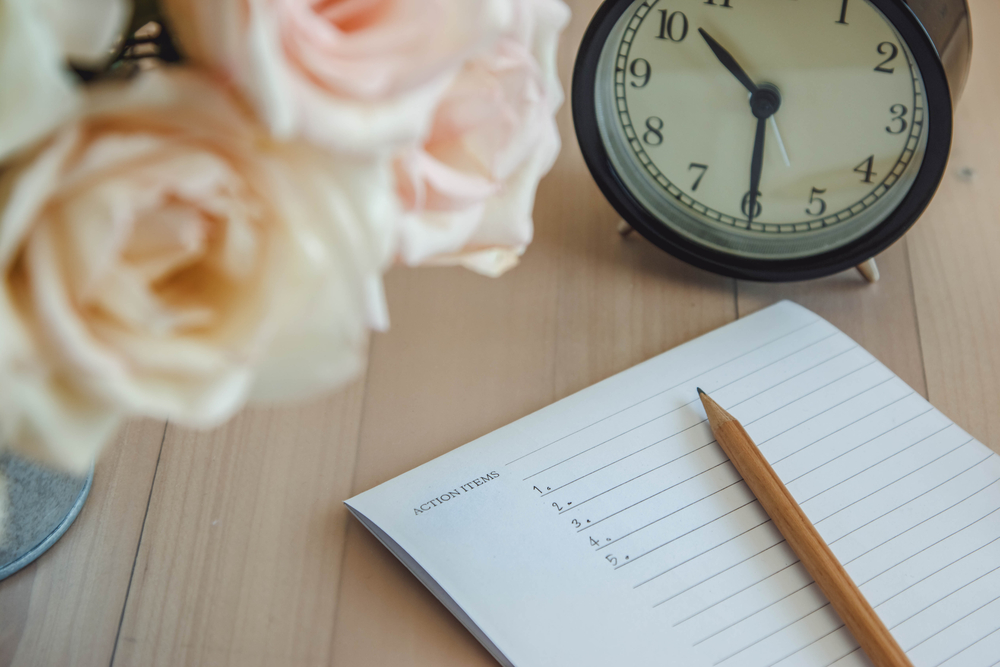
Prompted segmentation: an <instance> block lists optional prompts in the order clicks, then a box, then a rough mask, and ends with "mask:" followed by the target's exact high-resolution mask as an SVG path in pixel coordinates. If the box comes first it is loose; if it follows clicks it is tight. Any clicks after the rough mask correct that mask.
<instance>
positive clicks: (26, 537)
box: [0, 452, 94, 579]
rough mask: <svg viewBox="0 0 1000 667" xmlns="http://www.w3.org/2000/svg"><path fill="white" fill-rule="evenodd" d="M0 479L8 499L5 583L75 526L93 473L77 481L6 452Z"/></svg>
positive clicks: (1, 549) (1, 544)
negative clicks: (1, 478)
mask: <svg viewBox="0 0 1000 667" xmlns="http://www.w3.org/2000/svg"><path fill="white" fill-rule="evenodd" d="M0 475H3V476H4V477H5V478H6V480H7V493H8V495H9V502H8V513H7V525H6V528H5V529H4V531H3V533H2V535H0V579H5V578H7V577H9V576H10V575H12V574H14V573H15V572H17V571H18V570H20V569H21V568H23V567H25V566H26V565H28V564H29V563H31V562H32V561H33V560H35V559H36V558H38V557H39V556H41V555H42V554H43V553H45V551H46V550H47V549H48V548H49V547H51V546H52V545H53V544H55V542H56V540H58V539H59V538H60V537H62V535H63V533H65V532H66V529H68V528H69V527H70V525H72V523H73V520H74V519H76V517H77V515H78V514H79V513H80V509H81V508H83V503H84V501H85V500H86V499H87V494H88V493H90V485H91V483H92V482H93V480H94V468H93V466H91V469H90V472H89V473H88V474H87V475H86V476H83V477H77V476H74V475H68V474H66V473H63V472H58V471H55V470H52V469H50V468H46V467H43V466H40V465H38V464H36V463H32V462H30V461H28V460H26V459H23V458H21V457H19V456H17V455H15V454H11V453H10V452H4V453H2V454H0Z"/></svg>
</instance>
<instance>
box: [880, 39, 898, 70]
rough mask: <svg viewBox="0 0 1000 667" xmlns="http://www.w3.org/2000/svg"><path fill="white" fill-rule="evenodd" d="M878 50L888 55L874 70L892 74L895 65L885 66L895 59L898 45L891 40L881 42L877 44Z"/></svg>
mask: <svg viewBox="0 0 1000 667" xmlns="http://www.w3.org/2000/svg"><path fill="white" fill-rule="evenodd" d="M878 52H879V53H880V54H882V55H883V56H885V55H888V56H889V57H888V58H886V59H885V60H883V61H882V62H881V63H880V64H879V66H878V67H876V68H875V71H876V72H884V73H886V74H892V73H893V72H895V71H896V68H895V67H886V65H888V64H889V63H891V62H892V61H893V60H895V59H896V56H898V55H899V47H898V46H896V45H895V44H893V43H892V42H882V43H881V44H879V45H878Z"/></svg>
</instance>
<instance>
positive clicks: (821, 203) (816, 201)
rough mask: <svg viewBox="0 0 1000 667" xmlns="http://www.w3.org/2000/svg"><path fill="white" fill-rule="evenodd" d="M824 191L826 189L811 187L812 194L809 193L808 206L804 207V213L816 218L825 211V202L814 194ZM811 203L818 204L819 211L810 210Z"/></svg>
mask: <svg viewBox="0 0 1000 667" xmlns="http://www.w3.org/2000/svg"><path fill="white" fill-rule="evenodd" d="M825 192H826V190H820V189H819V188H813V189H812V194H811V195H809V208H807V209H806V215H811V216H813V217H814V218H818V217H819V216H821V215H823V214H824V213H826V202H825V201H823V200H822V199H820V198H819V197H817V196H816V195H821V194H823V193H825ZM813 204H819V211H813V210H812V207H813Z"/></svg>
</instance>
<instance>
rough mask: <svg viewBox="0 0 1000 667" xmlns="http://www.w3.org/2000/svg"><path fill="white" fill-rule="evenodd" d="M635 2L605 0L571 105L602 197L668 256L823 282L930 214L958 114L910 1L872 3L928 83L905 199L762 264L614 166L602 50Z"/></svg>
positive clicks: (728, 271) (576, 74)
mask: <svg viewBox="0 0 1000 667" xmlns="http://www.w3.org/2000/svg"><path fill="white" fill-rule="evenodd" d="M634 2H635V0H605V1H604V3H603V4H602V5H601V6H600V7H599V8H598V10H597V12H596V13H595V14H594V17H593V19H592V20H591V22H590V25H589V27H588V28H587V31H586V33H585V34H584V36H583V41H582V42H581V44H580V50H579V52H578V55H577V59H576V64H575V67H574V70H573V82H572V93H571V98H572V108H573V122H574V125H575V127H576V136H577V141H578V142H579V145H580V150H581V151H582V153H583V157H584V161H585V162H586V164H587V167H588V169H590V173H591V175H592V176H593V177H594V180H595V181H596V182H597V185H598V187H599V188H600V189H601V192H602V193H603V194H604V196H605V197H606V198H607V200H608V201H609V202H610V203H611V205H612V206H613V207H614V208H615V210H616V211H617V212H618V214H619V215H620V216H621V217H622V218H623V219H624V220H625V221H626V222H627V223H628V224H630V225H631V226H632V227H633V228H634V229H635V230H636V231H638V232H639V233H640V234H642V235H643V236H644V237H645V238H646V239H648V240H649V241H651V242H652V243H654V244H655V245H656V246H658V247H659V248H661V249H662V250H664V251H666V252H667V253H669V254H671V255H673V256H674V257H677V258H678V259H681V260H683V261H685V262H687V263H689V264H692V265H694V266H697V267H699V268H702V269H705V270H707V271H711V272H713V273H717V274H720V275H724V276H728V277H731V278H740V279H744V280H754V281H761V282H791V281H797V280H809V279H813V278H822V277H824V276H828V275H831V274H834V273H838V272H840V271H843V270H845V269H849V268H851V267H854V266H858V265H859V264H862V263H864V262H866V261H867V260H869V259H871V258H873V257H875V256H876V255H878V254H879V253H881V252H882V251H884V250H885V249H886V248H888V247H889V246H891V245H892V244H893V243H895V242H896V241H898V240H899V238H900V237H902V236H903V234H905V233H906V232H907V231H909V229H910V228H911V227H912V226H913V224H914V223H915V222H916V221H917V219H918V218H919V217H920V216H921V215H922V214H923V212H924V211H925V210H926V209H927V206H928V205H929V204H930V201H931V199H932V198H933V197H934V194H935V193H936V192H937V189H938V186H939V185H940V184H941V179H942V178H943V177H944V173H945V170H946V168H947V165H948V158H949V154H950V152H951V140H952V131H953V123H954V119H953V109H952V104H951V91H950V88H949V85H948V79H947V75H946V74H945V70H944V66H943V64H942V62H941V58H940V56H939V54H938V51H937V48H936V47H935V46H934V43H933V41H932V40H931V38H930V36H929V35H928V34H927V31H926V29H925V28H924V27H923V24H921V23H920V20H919V19H918V18H917V17H916V15H915V14H914V13H913V11H912V10H911V9H910V8H909V7H908V6H907V5H906V4H905V2H903V0H869V2H871V3H872V4H873V5H875V6H876V7H877V8H878V9H879V10H881V11H882V13H883V14H884V15H885V16H886V18H888V19H889V21H890V22H891V23H892V24H893V26H894V27H895V28H896V30H897V31H898V32H899V34H900V36H901V37H902V38H903V40H904V41H905V42H906V44H907V45H908V46H909V48H910V52H911V53H912V54H913V57H914V60H915V61H916V64H917V67H918V68H919V70H920V73H921V75H922V76H923V80H924V98H925V104H926V107H927V110H928V119H929V122H928V124H927V133H928V134H927V149H926V151H925V155H924V161H923V164H922V165H921V166H920V171H919V172H918V173H917V177H916V180H915V181H914V183H913V186H912V187H911V188H910V191H909V192H908V193H907V195H906V196H905V197H904V199H903V201H902V202H900V204H899V205H898V206H897V207H896V208H895V210H893V211H892V212H891V213H890V214H889V215H888V216H887V217H886V219H885V220H884V221H883V222H881V223H880V224H879V225H878V226H877V227H876V228H875V229H873V230H872V231H870V232H868V233H867V234H865V235H863V236H861V237H860V238H858V239H855V240H854V241H851V242H849V243H847V244H845V245H843V246H841V247H839V248H837V249H835V250H832V251H828V252H825V253H821V254H817V255H812V256H808V257H801V258H795V259H784V260H782V259H758V258H749V257H741V256H739V255H733V254H729V253H724V252H721V251H718V250H715V249H712V248H708V247H706V246H704V245H701V244H699V243H696V242H694V241H692V240H690V239H689V238H687V237H685V236H682V235H681V234H679V233H678V232H675V231H673V230H672V229H670V228H669V227H667V226H666V225H664V224H663V223H662V222H660V221H659V220H658V219H657V218H656V217H655V216H654V215H653V214H651V213H650V212H649V211H647V210H646V209H645V207H643V206H642V204H640V203H639V201H638V200H637V199H636V198H635V197H634V196H633V195H632V194H631V192H629V190H628V188H627V187H626V186H625V184H624V183H623V181H622V180H621V178H620V177H619V175H618V172H617V170H616V169H615V168H614V166H613V165H612V163H611V160H610V158H609V157H608V154H607V151H606V150H605V147H604V143H603V141H602V139H601V134H600V130H599V128H598V124H597V109H596V96H595V91H596V75H597V65H598V61H599V59H600V55H601V50H602V49H603V47H604V43H605V42H606V41H607V38H608V36H609V35H610V33H611V30H612V29H613V28H614V25H615V23H616V22H617V21H618V19H619V18H620V17H621V15H622V14H623V13H625V11H626V10H627V9H628V8H629V7H631V6H632V5H633V3H634Z"/></svg>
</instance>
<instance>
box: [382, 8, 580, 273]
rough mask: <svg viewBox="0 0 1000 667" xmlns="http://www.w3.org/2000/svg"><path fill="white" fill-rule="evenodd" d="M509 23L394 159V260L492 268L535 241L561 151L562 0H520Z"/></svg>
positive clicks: (502, 266)
mask: <svg viewBox="0 0 1000 667" xmlns="http://www.w3.org/2000/svg"><path fill="white" fill-rule="evenodd" d="M514 6H515V13H514V21H513V24H512V27H511V29H510V30H509V31H508V32H507V33H506V34H504V36H502V37H501V38H500V40H498V41H497V43H496V44H495V45H494V47H493V48H492V49H491V50H490V51H489V52H488V53H485V54H483V55H482V56H479V57H477V58H475V59H473V60H472V61H470V62H469V63H468V64H466V66H465V67H464V68H463V69H462V71H461V73H460V74H459V75H458V77H457V78H456V80H455V82H454V83H453V84H452V86H451V87H450V89H449V90H448V92H447V93H446V95H445V98H444V100H443V102H442V103H441V105H440V106H439V107H438V109H437V112H436V115H435V117H434V124H433V126H432V129H431V132H430V135H429V136H428V138H427V139H426V140H425V141H424V143H423V146H421V147H419V148H415V149H411V150H408V151H406V152H404V153H403V154H402V155H401V156H400V157H399V158H398V159H397V162H396V176H397V184H398V190H399V194H400V198H401V200H402V203H403V206H404V208H405V209H406V213H405V215H404V218H403V222H402V225H401V230H400V237H401V238H400V243H401V245H400V258H401V260H402V261H403V262H404V263H406V264H409V265H419V264H462V265H464V266H466V267H468V268H470V269H473V270H475V271H478V272H480V273H483V274H486V275H490V276H497V275H500V274H501V273H503V272H504V271H506V270H507V269H509V268H511V267H512V266H514V265H515V264H516V263H517V261H518V258H519V257H520V255H521V254H522V253H523V252H524V249H525V247H526V246H527V245H528V244H529V243H530V242H531V238H532V233H533V226H532V217H531V216H532V209H533V208H534V201H535V191H536V189H537V187H538V182H539V180H540V179H541V178H542V176H544V175H545V174H546V173H547V172H548V170H549V169H550V168H551V167H552V164H553V162H554V161H555V158H556V156H557V155H558V153H559V147H560V142H559V131H558V128H557V127H556V123H555V113H556V111H557V110H558V108H559V106H560V105H561V104H562V101H563V95H562V88H561V86H560V84H559V78H558V72H557V70H556V63H555V54H556V47H557V44H558V39H559V33H560V32H561V30H562V29H563V27H564V26H565V25H566V22H567V21H568V19H569V10H568V9H567V8H566V6H565V5H564V4H563V3H562V1H561V0H517V1H516V2H515V3H514Z"/></svg>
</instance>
